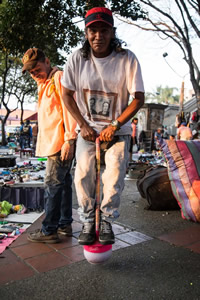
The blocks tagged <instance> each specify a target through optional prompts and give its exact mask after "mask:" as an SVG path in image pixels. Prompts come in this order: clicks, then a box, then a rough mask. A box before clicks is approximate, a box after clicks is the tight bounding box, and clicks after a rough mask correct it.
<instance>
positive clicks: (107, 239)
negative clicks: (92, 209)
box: [99, 220, 115, 245]
mask: <svg viewBox="0 0 200 300" xmlns="http://www.w3.org/2000/svg"><path fill="white" fill-rule="evenodd" d="M99 242H100V243H101V244H102V245H110V244H114V242H115V236H114V233H113V231H112V226H111V224H110V223H109V222H107V221H105V220H102V221H101V223H100V229H99Z"/></svg>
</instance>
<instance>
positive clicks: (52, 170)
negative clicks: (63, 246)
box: [42, 152, 73, 235]
mask: <svg viewBox="0 0 200 300" xmlns="http://www.w3.org/2000/svg"><path fill="white" fill-rule="evenodd" d="M71 163H72V161H71V160H67V161H61V159H60V152H59V153H57V154H56V155H53V156H49V157H48V159H47V164H46V176H45V193H44V198H45V219H44V220H43V222H42V231H43V232H44V234H46V235H49V234H52V233H55V232H56V231H57V229H58V227H64V226H66V225H69V224H71V223H72V221H73V219H72V176H71V174H70V170H71Z"/></svg>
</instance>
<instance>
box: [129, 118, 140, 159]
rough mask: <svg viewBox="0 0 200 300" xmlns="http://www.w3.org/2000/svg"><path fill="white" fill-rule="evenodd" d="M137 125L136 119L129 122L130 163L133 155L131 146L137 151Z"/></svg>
mask: <svg viewBox="0 0 200 300" xmlns="http://www.w3.org/2000/svg"><path fill="white" fill-rule="evenodd" d="M137 124H138V118H133V120H132V122H131V127H132V135H131V144H130V149H129V153H130V161H132V155H133V146H136V147H137V150H138V141H137Z"/></svg>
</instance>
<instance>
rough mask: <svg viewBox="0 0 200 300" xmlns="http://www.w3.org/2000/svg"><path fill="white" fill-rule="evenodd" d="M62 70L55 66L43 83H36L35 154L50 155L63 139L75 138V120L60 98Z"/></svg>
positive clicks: (58, 148) (61, 143) (59, 147)
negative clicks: (36, 127)
mask: <svg viewBox="0 0 200 300" xmlns="http://www.w3.org/2000/svg"><path fill="white" fill-rule="evenodd" d="M61 76H62V71H58V69H57V68H56V67H55V68H53V70H52V72H51V73H50V75H49V78H48V79H47V80H46V82H45V83H42V84H39V85H38V127H39V132H38V138H37V148H36V156H50V155H53V154H55V153H57V152H59V151H60V150H61V147H62V145H63V144H64V142H65V141H67V140H71V139H76V136H77V134H76V131H75V129H76V124H77V123H76V121H75V120H74V119H73V117H72V116H71V114H70V113H69V112H68V111H67V109H66V107H65V105H64V103H63V100H62V85H61Z"/></svg>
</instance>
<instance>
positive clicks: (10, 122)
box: [0, 108, 37, 126]
mask: <svg viewBox="0 0 200 300" xmlns="http://www.w3.org/2000/svg"><path fill="white" fill-rule="evenodd" d="M5 115H6V109H4V108H2V109H0V116H1V117H2V116H5ZM31 116H33V119H32V118H31ZM36 117H37V111H33V110H28V109H25V110H24V111H23V120H26V119H29V120H30V121H34V120H37V118H36ZM35 118H36V119H35ZM20 122H21V109H16V110H15V111H13V112H11V113H10V115H9V117H8V119H7V122H6V126H19V125H20Z"/></svg>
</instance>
